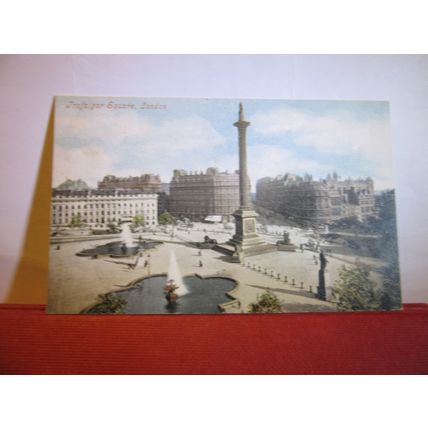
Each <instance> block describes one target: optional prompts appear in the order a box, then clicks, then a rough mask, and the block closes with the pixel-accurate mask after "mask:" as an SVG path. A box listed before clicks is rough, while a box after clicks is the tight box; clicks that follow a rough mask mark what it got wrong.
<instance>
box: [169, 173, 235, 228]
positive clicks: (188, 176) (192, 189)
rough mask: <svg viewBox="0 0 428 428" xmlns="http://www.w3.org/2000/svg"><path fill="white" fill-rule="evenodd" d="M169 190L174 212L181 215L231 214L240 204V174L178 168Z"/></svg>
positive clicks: (202, 216) (191, 217) (189, 216)
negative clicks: (190, 170)
mask: <svg viewBox="0 0 428 428" xmlns="http://www.w3.org/2000/svg"><path fill="white" fill-rule="evenodd" d="M169 191H170V195H169V208H170V212H171V214H172V215H173V216H175V217H178V218H184V217H185V218H189V219H192V220H203V219H204V218H205V217H207V216H210V215H221V216H225V217H228V216H230V215H231V214H232V213H234V212H235V211H236V210H237V209H238V207H239V175H238V174H237V173H227V172H219V171H218V170H217V169H216V168H208V169H207V171H206V172H205V173H202V172H195V173H193V172H187V171H183V170H174V175H173V178H172V180H171V183H170V186H169Z"/></svg>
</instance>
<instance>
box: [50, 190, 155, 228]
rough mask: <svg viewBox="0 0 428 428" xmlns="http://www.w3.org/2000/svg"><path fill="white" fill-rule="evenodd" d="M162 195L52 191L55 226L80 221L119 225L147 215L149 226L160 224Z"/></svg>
mask: <svg viewBox="0 0 428 428" xmlns="http://www.w3.org/2000/svg"><path fill="white" fill-rule="evenodd" d="M157 199H158V195H156V194H154V193H142V192H140V191H138V190H57V189H53V190H52V203H51V225H52V226H66V225H70V224H71V223H72V222H73V221H76V220H77V219H78V220H79V221H82V222H84V223H86V224H88V225H101V224H105V225H107V224H109V223H114V224H119V223H120V222H122V221H130V220H132V218H133V217H135V216H136V215H143V216H144V220H145V225H146V226H156V225H157V222H158V205H157Z"/></svg>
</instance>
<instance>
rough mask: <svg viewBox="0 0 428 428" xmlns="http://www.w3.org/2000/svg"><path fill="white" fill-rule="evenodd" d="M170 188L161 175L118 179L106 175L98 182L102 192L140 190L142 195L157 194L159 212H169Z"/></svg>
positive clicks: (143, 175)
mask: <svg viewBox="0 0 428 428" xmlns="http://www.w3.org/2000/svg"><path fill="white" fill-rule="evenodd" d="M168 186H169V184H165V183H162V182H161V179H160V177H159V175H154V174H142V175H140V176H139V177H116V176H115V175H106V176H105V177H104V178H103V179H102V180H101V181H99V182H98V189H100V190H138V191H140V192H141V193H156V194H157V195H158V196H159V197H158V212H159V213H163V212H165V211H168V210H169V206H168V199H169V198H168Z"/></svg>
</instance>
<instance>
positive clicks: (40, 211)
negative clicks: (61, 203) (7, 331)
mask: <svg viewBox="0 0 428 428" xmlns="http://www.w3.org/2000/svg"><path fill="white" fill-rule="evenodd" d="M53 126H54V103H52V107H51V112H50V115H49V121H48V126H47V130H46V135H45V141H44V145H43V151H42V156H41V159H40V166H39V171H38V175H37V182H36V187H35V190H34V195H33V201H32V204H31V210H30V216H29V219H28V223H27V230H26V233H25V238H24V244H23V247H22V250H21V255H20V259H19V262H18V267H17V269H16V272H15V275H14V277H13V279H12V283H11V285H10V288H9V292H8V294H7V296H6V303H28V304H31V303H33V304H34V303H41V304H46V303H47V290H48V260H49V225H50V201H51V176H52V157H53V156H52V154H53V153H52V152H53Z"/></svg>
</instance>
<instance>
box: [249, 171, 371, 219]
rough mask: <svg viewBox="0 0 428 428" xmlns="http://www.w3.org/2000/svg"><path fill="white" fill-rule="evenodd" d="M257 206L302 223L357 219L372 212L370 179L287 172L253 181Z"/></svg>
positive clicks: (365, 216)
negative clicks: (314, 175)
mask: <svg viewBox="0 0 428 428" xmlns="http://www.w3.org/2000/svg"><path fill="white" fill-rule="evenodd" d="M256 188H257V193H256V202H257V205H259V206H262V207H264V208H268V209H270V210H272V211H275V212H278V213H281V214H283V215H284V216H286V217H288V218H290V219H294V220H296V221H298V222H303V223H329V222H331V221H334V220H339V219H342V218H347V217H357V218H359V219H360V220H361V219H364V218H367V217H369V216H373V215H375V213H376V209H375V197H374V188H373V180H372V179H371V178H366V179H357V180H351V179H347V180H339V177H338V176H337V174H333V176H332V177H331V176H330V175H329V176H327V178H325V179H321V180H319V181H314V180H312V178H311V177H310V176H306V177H304V178H302V177H298V176H295V175H291V174H285V175H284V176H278V177H276V178H269V177H265V178H262V179H260V180H259V181H258V182H257V186H256Z"/></svg>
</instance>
